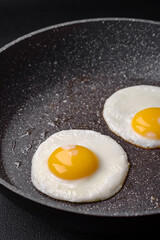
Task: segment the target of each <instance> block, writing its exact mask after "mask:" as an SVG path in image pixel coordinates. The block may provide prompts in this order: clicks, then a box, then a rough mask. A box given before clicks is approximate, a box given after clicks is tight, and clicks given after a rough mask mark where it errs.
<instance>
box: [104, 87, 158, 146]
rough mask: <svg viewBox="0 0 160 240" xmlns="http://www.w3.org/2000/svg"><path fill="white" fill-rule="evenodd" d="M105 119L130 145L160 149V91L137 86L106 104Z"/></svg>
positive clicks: (155, 88)
mask: <svg viewBox="0 0 160 240" xmlns="http://www.w3.org/2000/svg"><path fill="white" fill-rule="evenodd" d="M103 117H104V119H105V121H106V123H107V125H108V127H109V128H110V129H111V130H112V131H113V132H114V133H115V134H117V135H118V136H120V137H122V138H123V139H125V140H126V141H127V142H130V143H133V144H135V145H137V146H140V147H143V148H156V147H160V87H156V86H150V85H138V86H132V87H127V88H124V89H121V90H119V91H117V92H115V93H114V94H113V95H111V96H110V97H109V98H108V99H107V100H106V101H105V104H104V109H103Z"/></svg>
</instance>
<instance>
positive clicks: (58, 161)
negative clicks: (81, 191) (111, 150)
mask: <svg viewBox="0 0 160 240" xmlns="http://www.w3.org/2000/svg"><path fill="white" fill-rule="evenodd" d="M48 166H49V169H50V170H51V172H52V173H53V174H54V175H56V176H57V177H59V178H61V179H66V180H76V179H79V178H83V177H87V176H89V175H91V174H93V173H94V172H95V171H96V169H97V168H98V159H97V157H96V155H95V154H94V153H93V152H92V151H91V150H89V149H88V148H85V147H82V146H79V145H68V146H65V147H59V148H57V149H56V150H55V151H54V152H53V153H52V154H51V156H50V157H49V159H48Z"/></svg>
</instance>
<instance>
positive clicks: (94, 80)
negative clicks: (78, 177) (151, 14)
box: [0, 19, 160, 216]
mask: <svg viewBox="0 0 160 240" xmlns="http://www.w3.org/2000/svg"><path fill="white" fill-rule="evenodd" d="M0 63H1V64H0V76H1V77H0V82H1V88H0V91H1V94H0V112H1V113H0V133H1V135H0V144H1V151H0V178H1V179H0V183H1V184H3V185H4V186H6V187H7V188H9V189H11V190H12V191H14V192H16V193H18V194H20V195H22V196H24V197H26V198H29V199H31V200H33V201H36V202H39V203H41V204H44V205H47V206H50V207H52V208H54V209H62V210H64V211H70V212H75V213H82V214H88V215H96V216H135V215H146V214H153V213H159V212H160V193H159V189H160V149H154V150H146V149H141V148H138V147H136V146H133V145H132V144H129V143H127V142H125V141H124V140H122V139H121V138H119V137H118V136H116V135H114V134H113V133H112V132H111V131H110V130H109V129H108V127H107V126H106V124H105V121H104V120H103V117H102V109H103V105H104V102H105V99H106V98H107V97H109V96H110V95H111V94H112V93H114V92H115V91H116V90H118V89H121V88H124V87H128V86H133V85H138V84H149V85H155V86H160V25H159V23H154V22H151V21H141V20H133V19H95V20H87V21H77V22H73V23H67V24H62V25H58V26H53V27H49V28H47V29H43V30H40V31H37V32H34V33H32V34H29V35H27V36H25V37H22V38H20V39H18V40H16V41H14V42H12V43H11V44H9V45H8V46H6V47H4V48H2V49H1V50H0ZM71 128H72V129H91V130H95V131H98V132H101V133H102V134H106V135H109V136H111V137H112V138H113V139H115V140H116V141H117V142H118V143H120V144H121V146H122V147H123V148H124V150H125V151H126V152H127V154H128V158H129V162H130V164H131V166H130V171H129V175H128V178H127V180H126V182H125V184H124V187H123V189H122V190H121V191H120V192H119V193H118V194H117V195H115V196H114V197H112V198H111V199H109V200H106V201H101V202H96V203H83V204H73V203H68V202H63V201H58V200H54V199H51V198H49V197H47V196H45V195H43V194H41V193H40V192H38V191H37V190H36V189H35V188H34V187H33V185H32V183H31V180H30V170H31V160H32V156H33V154H34V152H35V151H36V149H37V147H38V146H39V144H40V143H41V142H42V141H44V140H45V139H46V138H47V137H49V136H50V135H51V134H53V133H55V132H57V131H60V130H63V129H71Z"/></svg>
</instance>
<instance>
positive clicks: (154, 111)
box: [132, 108, 160, 140]
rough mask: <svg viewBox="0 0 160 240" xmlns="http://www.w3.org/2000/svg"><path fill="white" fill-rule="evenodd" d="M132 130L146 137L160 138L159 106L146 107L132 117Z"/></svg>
mask: <svg viewBox="0 0 160 240" xmlns="http://www.w3.org/2000/svg"><path fill="white" fill-rule="evenodd" d="M132 127H133V129H134V131H135V132H136V133H138V134H140V135H141V136H143V137H145V138H148V139H153V140H156V139H159V140H160V108H146V109H144V110H142V111H140V112H138V113H136V114H135V116H134V117H133V119H132Z"/></svg>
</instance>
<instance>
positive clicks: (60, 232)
mask: <svg viewBox="0 0 160 240" xmlns="http://www.w3.org/2000/svg"><path fill="white" fill-rule="evenodd" d="M87 2H90V1H87ZM95 2H96V1H94V2H93V1H92V4H91V3H88V4H87V6H86V1H79V3H77V1H76V4H75V3H74V4H73V1H70V3H69V4H68V5H66V3H65V4H64V3H63V1H59V3H58V1H57V3H56V5H54V4H53V3H51V1H49V3H50V4H49V5H48V1H39V4H38V5H37V2H36V1H32V4H31V1H25V2H23V3H20V1H14V4H13V3H11V1H1V3H0V46H3V45H4V44H6V43H8V42H9V41H11V40H13V39H15V38H17V37H19V36H21V35H23V34H26V33H28V32H31V31H33V30H36V29H39V28H42V27H45V26H48V25H52V24H55V23H59V22H65V21H68V20H74V19H82V18H90V17H102V16H105V17H107V16H122V17H123V16H126V17H139V18H148V19H155V20H159V10H160V8H159V4H158V1H152V3H148V2H146V1H144V2H143V1H141V3H139V2H138V5H137V3H135V2H134V3H133V2H132V3H129V4H127V3H126V2H125V1H117V2H118V3H117V4H116V3H115V2H116V1H112V4H111V3H109V1H108V2H107V7H104V6H106V5H105V4H104V1H98V3H99V4H98V5H97V2H96V4H95ZM105 2H106V1H105ZM142 2H143V3H142ZM144 3H145V7H144ZM73 5H74V9H73V8H72V6H73ZM153 14H154V15H153ZM0 190H1V191H0V204H1V208H0V234H1V238H2V239H13V238H15V239H91V237H92V238H93V236H92V235H90V234H83V233H80V232H75V231H71V230H68V229H65V228H62V227H61V226H60V225H58V226H57V225H56V223H55V224H53V225H51V224H50V223H48V222H47V221H46V217H43V214H42V215H41V214H40V216H39V215H37V214H35V213H34V211H32V210H33V209H32V208H34V207H33V206H32V207H30V210H31V211H28V210H25V208H23V207H19V206H17V203H16V200H15V201H13V196H12V194H10V193H9V192H8V191H7V190H5V189H4V188H3V187H0ZM152 223H153V222H152ZM153 224H154V225H155V227H156V224H155V223H153ZM142 232H143V233H145V229H144V227H143V224H142ZM116 234H120V233H119V232H117V233H116ZM127 234H128V232H127ZM152 234H153V232H152ZM95 238H97V236H95Z"/></svg>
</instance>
